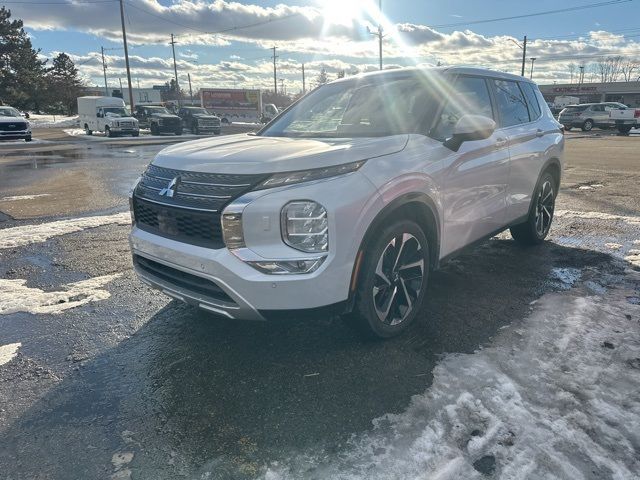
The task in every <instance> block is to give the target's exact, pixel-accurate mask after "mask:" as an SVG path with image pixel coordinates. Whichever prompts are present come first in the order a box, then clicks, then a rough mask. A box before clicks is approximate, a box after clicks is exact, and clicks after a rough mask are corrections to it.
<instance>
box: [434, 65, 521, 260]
mask: <svg viewBox="0 0 640 480" xmlns="http://www.w3.org/2000/svg"><path fill="white" fill-rule="evenodd" d="M467 114H472V115H483V116H485V117H489V118H493V119H496V118H497V117H496V116H495V115H494V112H493V106H492V104H491V96H490V93H489V88H488V85H487V81H486V80H485V79H484V78H481V77H473V76H461V77H458V79H457V80H456V82H455V85H454V92H453V93H452V95H451V96H450V98H449V99H448V100H447V104H446V105H445V106H444V108H443V109H442V112H441V114H440V118H439V120H438V124H437V125H436V127H435V128H434V129H433V130H432V131H431V136H432V137H433V138H436V139H439V140H443V139H446V138H448V137H450V136H451V134H452V132H453V127H454V126H455V124H456V123H457V121H458V120H459V119H460V117H462V116H463V115H467ZM442 148H443V149H445V150H448V149H446V147H444V146H443V147H442ZM443 162H444V164H443V165H444V177H443V179H442V181H443V185H444V190H443V196H442V200H443V205H444V210H443V217H444V218H443V222H444V223H443V227H444V228H443V232H442V244H441V256H443V257H444V256H446V255H448V254H450V253H453V252H455V251H456V250H459V249H460V248H462V247H465V246H467V245H469V244H470V243H472V242H474V241H476V240H479V239H481V238H483V237H486V236H487V235H489V234H491V233H493V232H494V231H496V230H498V229H499V228H501V227H502V226H503V224H504V218H505V210H506V189H507V182H508V178H509V146H508V142H507V138H506V136H505V135H504V134H503V132H502V131H501V130H496V131H495V132H494V133H493V134H492V135H491V136H490V137H489V138H487V139H485V140H475V141H468V142H465V143H463V144H462V146H461V147H460V149H459V150H458V152H452V151H447V152H446V154H445V157H444V159H443Z"/></svg>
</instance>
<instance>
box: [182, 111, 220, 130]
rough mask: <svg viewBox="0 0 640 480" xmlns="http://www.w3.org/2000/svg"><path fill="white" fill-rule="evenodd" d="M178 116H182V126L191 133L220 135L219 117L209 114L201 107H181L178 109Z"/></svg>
mask: <svg viewBox="0 0 640 480" xmlns="http://www.w3.org/2000/svg"><path fill="white" fill-rule="evenodd" d="M178 116H179V117H180V118H182V122H183V123H182V126H183V127H184V128H186V129H187V130H189V131H190V132H191V133H194V134H196V135H201V134H207V133H213V134H214V135H220V130H221V122H220V118H219V117H217V116H216V115H211V114H210V113H209V112H207V111H206V110H205V109H204V108H202V107H182V108H180V109H179V110H178Z"/></svg>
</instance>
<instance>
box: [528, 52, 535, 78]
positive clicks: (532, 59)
mask: <svg viewBox="0 0 640 480" xmlns="http://www.w3.org/2000/svg"><path fill="white" fill-rule="evenodd" d="M535 61H536V57H531V72H530V73H529V80H533V62H535Z"/></svg>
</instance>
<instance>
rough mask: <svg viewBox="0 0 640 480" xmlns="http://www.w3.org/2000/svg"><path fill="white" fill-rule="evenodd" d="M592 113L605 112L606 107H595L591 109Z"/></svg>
mask: <svg viewBox="0 0 640 480" xmlns="http://www.w3.org/2000/svg"><path fill="white" fill-rule="evenodd" d="M591 111H592V112H604V105H594V106H593V107H591Z"/></svg>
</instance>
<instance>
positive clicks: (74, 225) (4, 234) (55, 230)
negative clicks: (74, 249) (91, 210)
mask: <svg viewBox="0 0 640 480" xmlns="http://www.w3.org/2000/svg"><path fill="white" fill-rule="evenodd" d="M112 223H117V224H118V225H128V224H130V223H131V215H130V214H129V213H128V212H122V213H116V214H112V215H97V216H94V217H80V218H70V219H66V220H56V221H55V222H48V223H41V224H39V225H22V226H19V227H11V228H4V229H0V249H3V248H14V247H21V246H23V245H29V244H31V243H40V242H45V241H47V240H48V239H50V238H51V237H55V236H58V235H66V234H67V233H73V232H79V231H82V230H85V229H87V228H95V227H100V226H102V225H109V224H112Z"/></svg>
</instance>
